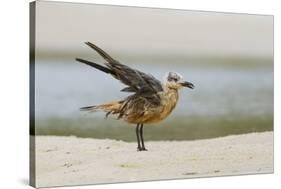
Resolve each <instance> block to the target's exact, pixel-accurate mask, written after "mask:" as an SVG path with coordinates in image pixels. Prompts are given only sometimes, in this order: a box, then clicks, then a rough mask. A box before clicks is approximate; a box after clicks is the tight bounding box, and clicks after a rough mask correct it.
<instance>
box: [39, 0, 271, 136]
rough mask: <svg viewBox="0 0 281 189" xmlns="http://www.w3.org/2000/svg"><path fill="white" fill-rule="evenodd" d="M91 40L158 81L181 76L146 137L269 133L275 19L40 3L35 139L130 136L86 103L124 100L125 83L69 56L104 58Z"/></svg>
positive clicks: (120, 124) (129, 129)
mask: <svg viewBox="0 0 281 189" xmlns="http://www.w3.org/2000/svg"><path fill="white" fill-rule="evenodd" d="M85 41H91V42H93V43H95V44H96V45H98V46H99V47H101V48H102V49H104V50H105V51H106V52H108V53H109V54H110V55H111V56H112V57H113V58H115V59H117V60H119V61H120V62H121V63H123V64H126V65H128V66H131V67H133V68H137V69H139V70H141V71H143V72H147V73H150V74H152V75H154V76H155V77H156V78H158V79H159V80H162V78H163V76H164V75H165V73H166V72H169V71H176V72H179V73H181V74H182V75H183V76H184V78H185V80H187V81H190V82H192V83H193V84H194V85H195V89H194V90H190V89H183V90H181V91H180V99H179V102H178V105H177V107H176V109H175V110H174V112H173V113H172V114H171V115H170V116H169V117H168V118H167V119H166V120H164V121H162V122H160V123H158V124H154V125H147V126H146V127H145V129H144V132H145V137H146V140H194V139H202V138H213V137H220V136H226V135H232V134H242V133H249V132H262V131H269V130H273V16H265V15H247V14H229V13H227V14H226V13H215V12H202V11H201V12H199V11H183V10H169V9H155V8H154V9H152V8H136V7H122V6H104V5H93V4H78V3H59V2H47V1H37V5H36V66H35V71H36V74H35V77H36V81H35V87H36V88H35V91H36V94H35V103H36V107H35V115H36V134H37V135H66V136H68V135H74V136H78V137H95V138H112V139H120V140H125V141H134V140H135V126H134V125H129V124H127V123H125V122H123V121H118V120H116V119H114V118H108V119H107V120H105V119H104V113H85V112H80V111H79V108H80V107H83V106H89V105H95V104H101V103H104V102H109V101H112V100H118V99H122V98H125V97H126V96H127V95H129V93H123V92H120V89H122V87H123V85H122V84H121V83H120V82H119V81H116V80H115V79H114V78H112V77H111V76H110V75H106V74H104V73H102V72H99V71H97V70H95V69H93V68H91V67H89V66H86V65H83V64H81V63H77V62H76V61H75V58H76V57H80V58H84V59H88V60H91V61H94V62H96V63H100V64H102V63H103V62H104V60H103V59H102V58H101V57H100V56H99V55H98V54H97V53H96V52H95V51H93V50H92V49H90V48H89V47H87V46H86V45H85V44H84V42H85Z"/></svg>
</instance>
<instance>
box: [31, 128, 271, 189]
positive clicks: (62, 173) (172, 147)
mask: <svg viewBox="0 0 281 189" xmlns="http://www.w3.org/2000/svg"><path fill="white" fill-rule="evenodd" d="M146 147H147V148H148V151H142V152H138V151H136V143H135V142H130V143H128V142H124V141H116V140H109V139H103V140H101V139H92V138H77V137H57V136H36V181H37V182H36V186H37V187H41V186H44V187H46V186H61V185H79V184H99V183H112V182H128V181H130V182H132V181H148V180H159V179H173V178H175V179H180V178H191V177H206V176H221V175H239V174H254V173H272V172H273V132H263V133H251V134H244V135H233V136H227V137H221V138H214V139H206V140H195V141H147V142H146Z"/></svg>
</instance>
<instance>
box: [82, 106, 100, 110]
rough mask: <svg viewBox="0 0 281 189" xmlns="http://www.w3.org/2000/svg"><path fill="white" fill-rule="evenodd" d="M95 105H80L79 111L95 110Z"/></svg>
mask: <svg viewBox="0 0 281 189" xmlns="http://www.w3.org/2000/svg"><path fill="white" fill-rule="evenodd" d="M96 107H97V106H86V107H82V108H80V110H81V111H94V110H96Z"/></svg>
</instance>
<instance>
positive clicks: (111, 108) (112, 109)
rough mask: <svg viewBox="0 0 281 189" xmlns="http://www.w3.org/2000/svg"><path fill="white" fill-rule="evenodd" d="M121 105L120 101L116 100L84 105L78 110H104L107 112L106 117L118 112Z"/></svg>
mask: <svg viewBox="0 0 281 189" xmlns="http://www.w3.org/2000/svg"><path fill="white" fill-rule="evenodd" d="M121 106H122V105H121V102H120V101H117V102H111V103H108V104H101V105H96V106H86V107H82V108H80V110H81V111H91V112H95V111H104V112H107V114H106V117H107V116H108V115H109V114H118V113H120V110H121Z"/></svg>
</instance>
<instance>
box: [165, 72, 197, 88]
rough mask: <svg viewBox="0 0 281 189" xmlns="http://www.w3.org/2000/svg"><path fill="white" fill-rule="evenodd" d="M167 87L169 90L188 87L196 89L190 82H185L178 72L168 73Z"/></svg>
mask: <svg viewBox="0 0 281 189" xmlns="http://www.w3.org/2000/svg"><path fill="white" fill-rule="evenodd" d="M164 83H165V86H166V87H167V88H169V89H176V90H178V89H180V88H182V87H188V88H191V89H194V85H193V84H192V83H190V82H188V81H184V80H183V77H182V76H181V75H180V74H179V73H176V72H168V73H167V74H166V75H165V78H164Z"/></svg>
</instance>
